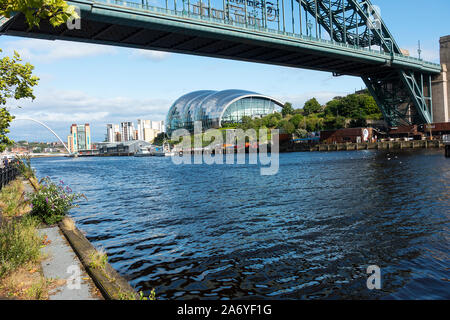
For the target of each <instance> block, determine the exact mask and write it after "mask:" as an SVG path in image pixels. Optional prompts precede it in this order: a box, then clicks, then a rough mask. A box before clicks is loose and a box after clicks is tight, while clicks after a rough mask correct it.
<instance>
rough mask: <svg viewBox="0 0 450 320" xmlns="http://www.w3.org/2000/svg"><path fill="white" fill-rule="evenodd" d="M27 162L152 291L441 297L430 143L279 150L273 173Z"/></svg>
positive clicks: (443, 203)
mask: <svg viewBox="0 0 450 320" xmlns="http://www.w3.org/2000/svg"><path fill="white" fill-rule="evenodd" d="M33 166H34V167H35V168H36V169H37V173H38V176H39V177H43V176H47V175H48V176H50V177H51V178H54V179H55V180H56V181H59V180H60V179H62V180H64V181H65V182H66V183H68V184H69V185H70V186H71V187H72V188H73V189H74V191H77V192H83V193H84V194H85V195H86V196H87V197H88V199H89V201H88V202H84V203H81V206H80V208H77V209H73V210H72V211H71V214H72V216H73V217H74V219H75V220H76V221H77V224H78V226H79V228H80V229H81V230H83V231H84V232H85V233H86V234H87V237H88V239H89V240H91V241H92V242H93V243H94V245H95V246H97V247H103V248H104V249H105V250H106V251H107V253H108V256H109V261H110V262H111V264H112V265H113V267H115V268H116V270H118V271H119V272H120V273H121V274H122V275H124V276H125V277H126V278H127V279H128V280H129V281H130V283H131V284H132V285H133V286H134V287H136V288H137V289H138V290H144V291H145V292H147V293H148V292H149V290H150V289H151V288H155V289H156V294H157V297H158V298H159V299H190V298H202V299H219V298H220V299H236V298H263V299H264V298H272V299H299V298H319V299H320V298H329V299H330V298H331V299H333V298H338V299H341V298H345V299H349V298H364V299H372V298H402V299H405V298H406V299H417V298H424V299H437V298H441V299H443V298H445V299H449V298H450V282H449V279H450V270H449V267H450V265H449V262H450V259H449V258H450V248H449V236H450V233H449V226H450V223H449V222H450V219H449V218H450V159H446V158H445V157H444V155H443V151H442V150H440V151H436V150H435V151H426V150H424V151H414V152H410V151H402V152H397V153H388V152H384V151H383V152H382V151H358V152H334V153H292V154H280V170H279V173H278V174H277V175H275V176H261V175H260V170H259V167H257V166H255V165H213V166H209V165H206V164H205V165H174V164H173V163H172V161H171V159H170V158H155V157H150V158H133V157H111V158H78V159H69V158H48V159H34V160H33ZM373 264H374V265H378V266H380V267H381V275H382V289H381V290H372V291H371V290H368V289H367V287H366V280H367V276H368V275H367V274H366V268H367V267H368V266H369V265H373Z"/></svg>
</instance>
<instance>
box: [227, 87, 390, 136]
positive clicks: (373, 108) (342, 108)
mask: <svg viewBox="0 0 450 320" xmlns="http://www.w3.org/2000/svg"><path fill="white" fill-rule="evenodd" d="M382 119H383V116H382V114H381V111H380V109H379V108H378V106H377V104H376V102H375V100H374V99H373V97H372V96H371V95H370V94H369V93H368V91H367V90H366V91H364V92H362V93H354V94H349V95H347V96H345V97H335V98H333V99H332V100H330V101H328V102H327V103H326V104H325V105H321V104H320V103H319V102H318V101H317V99H316V98H312V99H310V100H308V101H306V102H305V104H304V106H303V108H301V109H295V108H293V106H292V104H291V103H289V102H287V103H285V105H284V106H283V108H282V110H281V113H274V114H270V115H267V116H265V117H262V118H254V119H252V118H250V117H243V118H242V122H241V123H238V124H235V125H228V127H235V128H242V129H249V128H253V129H259V128H273V129H274V128H277V129H280V130H281V131H282V132H283V133H288V134H294V135H296V136H298V137H306V136H307V135H308V134H309V133H311V132H317V131H321V130H333V129H341V128H346V127H350V128H352V127H353V128H354V127H364V126H366V125H367V124H366V121H367V120H382Z"/></svg>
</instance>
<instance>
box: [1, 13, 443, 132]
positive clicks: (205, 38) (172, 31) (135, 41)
mask: <svg viewBox="0 0 450 320" xmlns="http://www.w3.org/2000/svg"><path fill="white" fill-rule="evenodd" d="M105 12H106V11H104V10H103V11H102V10H97V11H95V10H92V8H90V9H89V10H85V9H83V8H82V11H81V17H82V20H81V23H82V24H81V29H80V30H76V29H75V30H69V29H68V28H67V26H66V25H63V26H60V27H58V28H53V27H52V26H50V25H49V24H48V23H46V22H43V23H42V24H41V26H40V28H39V29H37V28H34V29H32V30H28V25H27V24H26V21H25V18H24V16H23V15H16V16H15V17H13V18H12V19H10V20H9V21H7V22H6V23H4V24H3V25H0V34H7V35H15V36H25V37H34V38H42V39H51V40H55V39H60V40H69V41H81V42H90V43H96V44H106V45H114V46H124V47H132V48H141V49H151V50H159V51H166V52H174V53H186V54H193V55H200V56H208V57H215V58H225V59H233V60H241V61H250V62H257V63H265V64H273V65H280V66H287V67H294V68H303V69H312V70H319V71H326V72H333V73H334V74H335V75H350V76H358V77H361V78H362V79H363V80H364V82H365V84H366V85H367V87H368V89H369V91H370V92H371V94H372V95H373V96H374V98H375V100H376V101H377V104H378V105H379V107H380V109H381V110H382V112H383V115H384V117H385V120H386V121H387V122H388V124H389V125H399V124H403V123H405V124H407V123H429V122H431V121H432V118H431V114H432V111H431V95H428V96H427V94H426V93H427V92H429V90H430V89H431V86H430V83H431V74H432V73H433V72H436V70H433V71H431V70H424V67H423V65H418V66H412V67H411V68H405V67H404V64H402V63H400V62H399V63H398V64H397V63H396V61H394V60H393V59H392V58H391V57H390V56H389V55H381V54H378V53H374V52H373V51H367V52H366V51H361V50H360V51H357V50H355V49H354V48H352V47H349V46H339V45H337V44H336V45H330V44H329V43H327V44H325V43H321V42H318V41H314V40H313V39H311V40H310V41H308V40H305V39H299V38H294V37H292V38H289V37H286V36H281V35H280V36H276V35H273V36H267V35H264V34H260V33H258V32H257V31H254V32H252V31H249V30H248V29H243V28H237V27H235V26H233V27H226V26H214V25H211V24H210V25H207V24H205V23H202V22H196V21H193V20H192V19H185V20H186V21H185V22H183V21H174V20H171V19H170V17H169V16H166V17H164V16H163V15H159V16H158V15H152V16H150V15H147V16H146V17H145V19H144V18H142V19H135V17H134V18H133V19H130V14H129V13H126V14H125V13H121V12H120V10H119V11H118V12H114V14H104V13H105Z"/></svg>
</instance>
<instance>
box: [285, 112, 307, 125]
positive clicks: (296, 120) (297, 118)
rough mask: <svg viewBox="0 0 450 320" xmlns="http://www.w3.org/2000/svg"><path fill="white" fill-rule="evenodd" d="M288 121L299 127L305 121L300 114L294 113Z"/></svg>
mask: <svg viewBox="0 0 450 320" xmlns="http://www.w3.org/2000/svg"><path fill="white" fill-rule="evenodd" d="M289 121H290V122H291V123H292V124H293V125H294V127H296V128H299V127H300V126H301V125H302V124H303V123H304V122H305V120H304V117H303V116H302V115H301V114H296V115H294V116H293V117H292V118H291V119H290V120H289Z"/></svg>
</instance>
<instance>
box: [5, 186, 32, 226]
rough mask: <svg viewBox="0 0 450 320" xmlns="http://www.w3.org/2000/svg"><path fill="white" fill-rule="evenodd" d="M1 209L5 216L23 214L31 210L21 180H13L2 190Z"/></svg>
mask: <svg viewBox="0 0 450 320" xmlns="http://www.w3.org/2000/svg"><path fill="white" fill-rule="evenodd" d="M0 209H1V211H2V214H3V216H5V217H13V216H22V215H25V214H27V213H29V212H30V211H31V207H30V206H29V204H28V202H27V201H26V200H25V187H24V185H23V182H22V181H21V180H19V179H17V180H14V181H12V182H11V183H10V184H8V185H7V186H5V187H4V188H3V189H2V190H1V191H0Z"/></svg>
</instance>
